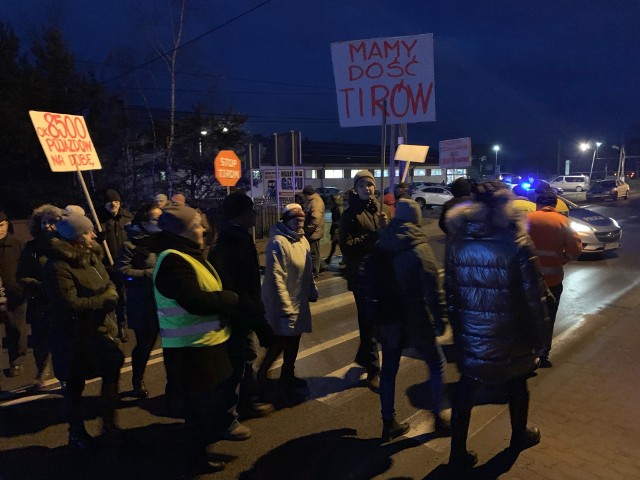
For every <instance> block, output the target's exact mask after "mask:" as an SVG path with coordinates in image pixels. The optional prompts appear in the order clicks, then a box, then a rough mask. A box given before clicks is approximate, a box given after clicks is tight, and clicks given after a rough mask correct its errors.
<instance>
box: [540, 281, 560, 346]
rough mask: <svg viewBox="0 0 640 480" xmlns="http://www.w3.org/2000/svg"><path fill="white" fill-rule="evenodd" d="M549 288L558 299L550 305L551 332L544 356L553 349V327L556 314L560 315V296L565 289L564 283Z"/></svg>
mask: <svg viewBox="0 0 640 480" xmlns="http://www.w3.org/2000/svg"><path fill="white" fill-rule="evenodd" d="M549 290H551V293H552V294H553V296H554V297H555V299H556V301H555V303H553V302H551V305H549V332H548V337H547V339H548V343H547V347H546V348H545V355H544V356H547V355H549V352H550V351H551V342H552V341H553V327H554V325H555V323H556V316H557V315H558V308H559V307H560V297H561V296H562V290H563V287H562V283H561V284H559V285H554V286H552V287H549Z"/></svg>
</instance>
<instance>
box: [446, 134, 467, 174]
mask: <svg viewBox="0 0 640 480" xmlns="http://www.w3.org/2000/svg"><path fill="white" fill-rule="evenodd" d="M439 153H440V166H441V167H442V168H466V167H470V166H471V138H469V137H464V138H455V139H453V140H443V141H441V142H440V152H439Z"/></svg>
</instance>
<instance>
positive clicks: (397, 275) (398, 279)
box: [362, 219, 441, 345]
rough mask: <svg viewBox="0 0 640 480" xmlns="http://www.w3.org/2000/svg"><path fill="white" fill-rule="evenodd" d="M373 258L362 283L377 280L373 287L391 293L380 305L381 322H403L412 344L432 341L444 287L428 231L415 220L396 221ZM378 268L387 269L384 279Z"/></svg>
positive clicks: (376, 249) (389, 228) (381, 239)
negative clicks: (440, 284)
mask: <svg viewBox="0 0 640 480" xmlns="http://www.w3.org/2000/svg"><path fill="white" fill-rule="evenodd" d="M370 258H372V259H375V260H374V262H373V263H372V264H371V267H370V268H365V269H363V272H362V273H363V274H364V275H365V277H366V278H363V279H362V285H363V286H364V285H366V284H367V283H368V282H375V283H376V285H375V286H374V287H373V290H376V289H377V288H382V289H383V290H384V293H386V294H387V295H384V294H383V295H381V297H382V299H384V298H385V297H386V300H383V302H384V301H387V302H389V305H380V304H379V306H380V308H378V314H379V315H378V318H379V323H382V324H385V323H402V325H403V330H404V332H405V333H406V335H405V339H406V340H407V341H408V344H410V345H417V344H420V343H424V342H425V341H428V342H432V341H433V339H434V338H435V330H434V322H435V321H438V322H439V321H440V320H441V315H440V304H441V299H440V297H441V289H440V287H439V283H438V266H437V264H436V259H435V255H434V253H433V250H432V249H431V246H430V245H429V243H428V240H427V235H426V233H425V232H424V230H423V229H422V228H420V227H419V226H418V225H415V224H414V223H410V222H403V221H401V220H398V219H394V220H392V221H391V223H390V224H389V226H388V227H387V228H386V229H385V230H383V231H382V233H381V234H380V240H379V241H378V243H377V244H376V246H375V249H374V253H373V255H372V256H371V257H370ZM365 263H366V262H365ZM385 264H386V265H385ZM378 269H380V270H383V271H384V270H386V272H385V275H384V277H383V278H380V275H376V273H381V272H380V270H378ZM365 270H373V271H372V272H366V271H365ZM385 277H386V278H385ZM365 288H366V287H365ZM370 288H371V287H370ZM389 294H391V295H389ZM382 299H379V300H378V301H380V300H382Z"/></svg>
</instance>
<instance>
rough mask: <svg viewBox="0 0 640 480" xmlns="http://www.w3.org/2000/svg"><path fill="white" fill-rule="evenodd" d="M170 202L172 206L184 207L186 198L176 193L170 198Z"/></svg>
mask: <svg viewBox="0 0 640 480" xmlns="http://www.w3.org/2000/svg"><path fill="white" fill-rule="evenodd" d="M171 201H172V202H173V203H174V205H185V204H186V203H187V198H186V197H185V196H184V195H183V194H181V193H176V194H175V195H174V196H173V197H171Z"/></svg>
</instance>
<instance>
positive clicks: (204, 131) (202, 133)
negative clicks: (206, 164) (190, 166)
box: [198, 128, 209, 161]
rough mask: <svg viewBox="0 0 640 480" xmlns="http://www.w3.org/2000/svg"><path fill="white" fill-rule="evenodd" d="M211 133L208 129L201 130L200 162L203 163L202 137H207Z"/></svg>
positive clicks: (199, 140)
mask: <svg viewBox="0 0 640 480" xmlns="http://www.w3.org/2000/svg"><path fill="white" fill-rule="evenodd" d="M208 134H209V132H208V131H207V130H206V129H204V128H203V129H202V130H200V137H198V151H199V152H200V161H202V137H206V136H207V135H208Z"/></svg>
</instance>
